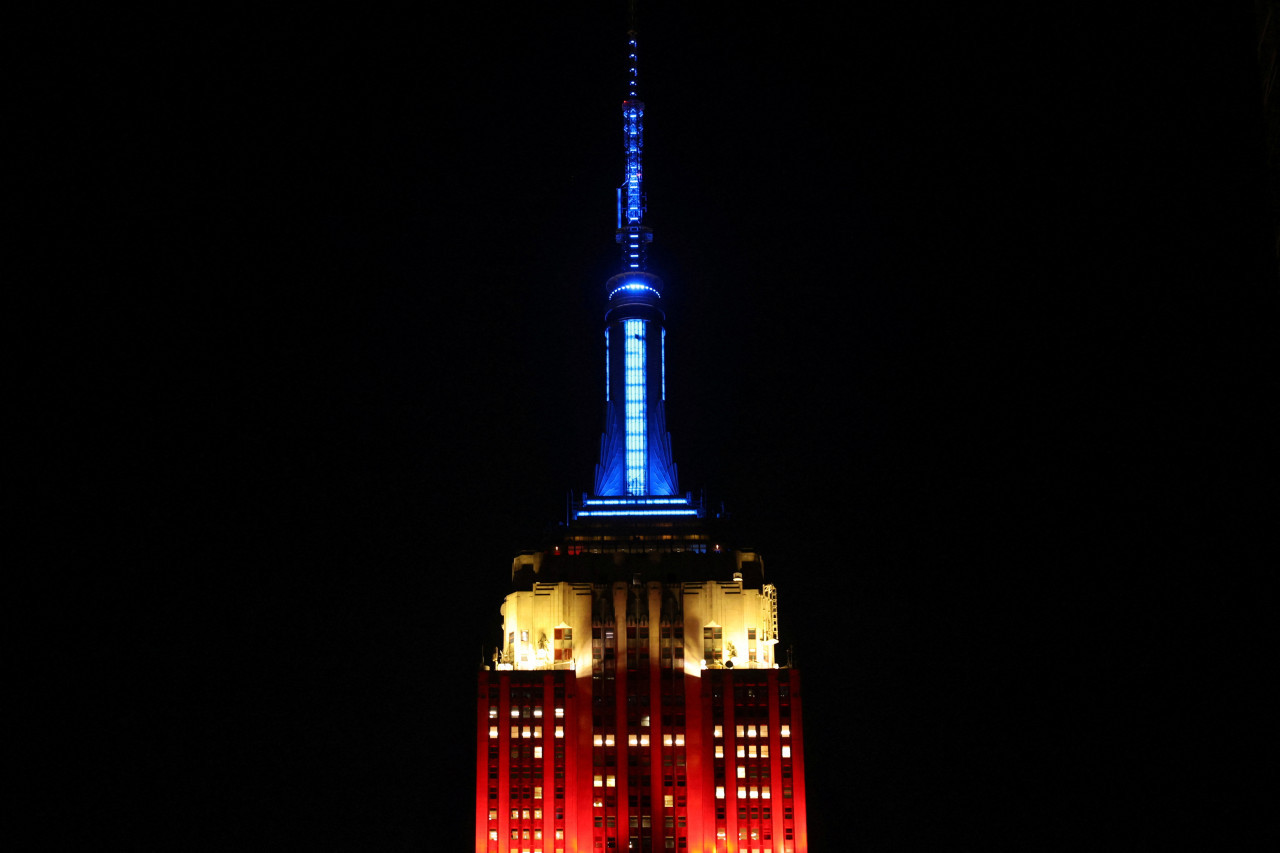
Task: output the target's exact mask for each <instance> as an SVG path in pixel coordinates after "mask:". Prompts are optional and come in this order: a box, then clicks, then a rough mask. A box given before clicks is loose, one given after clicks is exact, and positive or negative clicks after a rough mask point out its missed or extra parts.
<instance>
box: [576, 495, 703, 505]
mask: <svg viewBox="0 0 1280 853" xmlns="http://www.w3.org/2000/svg"><path fill="white" fill-rule="evenodd" d="M672 504H679V505H680V506H688V505H689V499H688V498H654V497H649V496H645V497H638V498H584V499H583V501H582V505H583V506H670V505H672Z"/></svg>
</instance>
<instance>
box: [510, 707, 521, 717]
mask: <svg viewBox="0 0 1280 853" xmlns="http://www.w3.org/2000/svg"><path fill="white" fill-rule="evenodd" d="M511 716H512V718H516V719H518V718H519V717H520V709H519V708H517V707H516V706H514V705H512V706H511Z"/></svg>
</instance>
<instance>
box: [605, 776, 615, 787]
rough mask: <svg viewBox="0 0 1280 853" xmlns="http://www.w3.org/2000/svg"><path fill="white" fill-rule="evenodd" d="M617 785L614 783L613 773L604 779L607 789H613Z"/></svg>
mask: <svg viewBox="0 0 1280 853" xmlns="http://www.w3.org/2000/svg"><path fill="white" fill-rule="evenodd" d="M615 785H616V782H615V781H614V777H613V774H612V773H610V774H609V775H608V776H606V777H605V779H604V786H605V787H606V788H612V787H615Z"/></svg>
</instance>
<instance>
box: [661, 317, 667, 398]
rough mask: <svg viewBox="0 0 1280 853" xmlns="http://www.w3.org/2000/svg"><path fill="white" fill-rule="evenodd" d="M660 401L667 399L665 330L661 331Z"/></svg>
mask: <svg viewBox="0 0 1280 853" xmlns="http://www.w3.org/2000/svg"><path fill="white" fill-rule="evenodd" d="M662 399H663V400H666V399H667V330H666V329H663V330H662Z"/></svg>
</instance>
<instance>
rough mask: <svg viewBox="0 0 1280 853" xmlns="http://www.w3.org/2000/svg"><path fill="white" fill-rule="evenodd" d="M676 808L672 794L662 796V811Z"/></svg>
mask: <svg viewBox="0 0 1280 853" xmlns="http://www.w3.org/2000/svg"><path fill="white" fill-rule="evenodd" d="M675 806H676V798H675V796H674V795H672V794H663V795H662V807H663V808H664V809H673V808H675Z"/></svg>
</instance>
